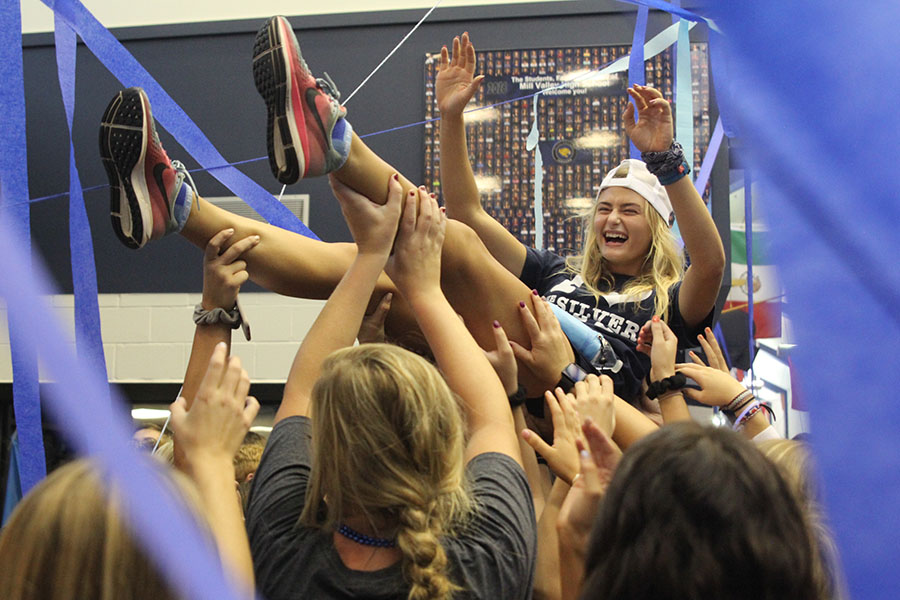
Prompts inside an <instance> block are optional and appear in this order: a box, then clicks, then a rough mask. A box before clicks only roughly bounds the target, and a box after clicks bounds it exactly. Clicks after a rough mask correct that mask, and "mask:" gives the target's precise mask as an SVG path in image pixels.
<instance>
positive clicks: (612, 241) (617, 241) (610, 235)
mask: <svg viewBox="0 0 900 600" xmlns="http://www.w3.org/2000/svg"><path fill="white" fill-rule="evenodd" d="M603 241H604V242H606V245H607V246H621V245H622V244H624V243H625V242H627V241H628V236H627V235H625V234H624V233H621V232H618V231H607V232H606V233H604V234H603Z"/></svg>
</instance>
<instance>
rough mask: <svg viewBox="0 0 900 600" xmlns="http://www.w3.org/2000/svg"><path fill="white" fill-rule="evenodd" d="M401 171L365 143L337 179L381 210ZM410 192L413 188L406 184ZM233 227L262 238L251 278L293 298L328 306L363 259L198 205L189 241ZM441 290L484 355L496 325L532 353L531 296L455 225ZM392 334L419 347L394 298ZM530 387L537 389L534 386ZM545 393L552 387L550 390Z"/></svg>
mask: <svg viewBox="0 0 900 600" xmlns="http://www.w3.org/2000/svg"><path fill="white" fill-rule="evenodd" d="M395 172H396V171H395V169H393V167H391V166H390V165H389V164H388V163H386V162H384V161H383V160H382V159H381V158H379V157H378V156H377V155H376V154H375V153H374V152H372V151H371V150H370V149H369V148H368V147H367V146H366V145H365V144H364V143H363V142H362V140H360V139H359V138H358V137H355V136H354V139H353V145H352V149H351V152H350V157H349V158H348V160H347V162H346V163H345V165H344V166H343V167H342V168H341V169H339V170H338V171H336V172H335V173H334V175H335V177H337V178H338V179H339V180H340V181H342V182H343V183H344V184H346V185H348V186H350V187H352V188H353V189H355V190H357V191H359V192H360V193H362V194H364V195H366V196H367V197H369V198H371V199H372V200H373V201H375V202H380V203H384V202H385V201H386V200H387V182H388V179H389V178H390V177H391V175H393V174H394V173H395ZM401 183H402V184H403V186H404V189H411V188H412V187H414V186H413V184H412V183H410V182H409V181H408V180H407V179H404V178H402V177H401ZM228 227H233V228H234V229H235V235H233V236H232V237H231V240H235V241H236V240H239V239H243V238H244V237H246V236H248V235H259V236H260V243H259V244H258V245H257V246H256V247H255V248H253V249H251V250H249V251H248V252H246V253H245V254H244V258H245V260H246V261H247V270H248V272H249V273H250V277H251V278H252V279H253V280H254V281H255V282H256V283H258V284H260V285H261V286H263V287H265V288H267V289H269V290H272V291H273V292H277V293H279V294H284V295H288V296H297V297H303V298H327V297H328V296H329V295H330V294H331V291H332V290H333V289H334V287H335V286H336V285H337V283H338V282H339V281H340V279H341V277H343V275H344V272H345V271H346V270H347V268H348V267H349V266H350V263H351V262H352V261H353V258H354V257H355V255H356V246H355V245H354V244H330V243H325V242H321V241H318V240H313V239H310V238H307V237H304V236H301V235H298V234H295V233H291V232H289V231H286V230H283V229H280V228H277V227H273V226H271V225H267V224H265V223H260V222H258V221H253V220H251V219H247V218H244V217H240V216H238V215H235V214H233V213H230V212H228V211H225V210H222V209H220V208H218V207H216V206H213V205H211V204H209V203H208V202H206V201H204V200H202V199H199V198H198V199H197V201H196V202H195V203H194V206H192V208H191V216H190V218H189V219H188V221H187V223H186V225H185V227H184V229H183V230H182V232H181V233H182V235H184V236H185V237H186V238H187V239H188V240H190V241H191V242H192V243H193V244H195V245H197V246H198V247H201V248H203V247H205V246H206V243H207V242H208V241H209V239H210V238H211V237H212V236H213V235H215V234H216V233H217V232H219V231H221V230H222V229H225V228H228ZM442 261H443V264H442V267H443V268H442V272H443V276H442V287H443V288H444V293H445V294H446V295H447V299H448V300H449V301H450V303H451V305H453V307H454V308H455V309H456V311H457V312H458V313H459V314H460V315H461V316H462V317H463V319H464V320H465V322H466V325H467V326H468V328H469V330H470V331H471V332H472V335H473V336H474V337H475V339H476V341H477V342H478V343H479V345H481V346H482V347H483V348H486V349H492V348H493V346H494V336H493V331H492V323H493V321H495V320H496V321H499V322H500V323H501V324H502V325H503V328H504V329H505V330H506V333H507V335H508V337H509V339H511V340H514V341H516V342H518V343H520V344H522V345H523V346H525V347H529V346H530V345H531V344H530V340H529V337H528V333H527V331H526V330H525V328H524V327H523V325H522V323H521V320H520V317H519V308H518V305H519V302H525V303H526V305H527V306H529V307H530V306H531V305H530V300H529V296H530V294H531V291H530V290H529V289H528V288H527V287H526V286H525V284H523V283H522V282H521V281H519V279H518V278H516V277H515V276H514V275H512V274H511V273H510V272H509V271H507V270H506V269H505V268H504V267H503V266H502V265H501V264H500V263H499V262H497V260H496V259H494V257H493V256H491V254H490V252H488V250H487V248H486V247H485V245H484V244H483V243H482V241H481V239H480V238H479V237H478V235H477V234H476V233H475V232H474V231H473V230H472V229H471V228H469V227H468V226H466V225H464V224H462V223H460V222H458V221H452V220H451V221H450V222H449V223H448V227H447V235H446V238H445V240H444V251H443V255H442ZM388 291H391V292H396V288H395V287H394V285H393V283H392V282H391V281H390V279H389V278H388V277H387V276H386V275H383V276H382V278H381V279H380V280H379V282H378V286H377V287H376V290H375V294H374V295H373V299H372V301H371V305H370V307H371V308H374V305H375V303H376V302H377V301H378V300H379V299H380V298H381V296H382V295H383V294H384V293H385V292H388ZM394 298H395V300H394V302H393V303H392V305H391V311H390V314H389V316H388V319H387V323H386V329H387V332H388V334H389V335H390V336H391V337H392V338H400V339H407V340H414V339H415V335H414V334H413V336H412V337H406V336H407V334H409V333H410V332H415V331H416V330H417V327H416V325H415V320H414V317H413V315H412V313H411V312H410V310H409V308H408V305H406V303H405V302H404V301H403V299H402V297H401V296H400V294H397V293H395V295H394ZM521 376H522V379H523V384H524V385H525V386H526V388H529V389H531V390H532V391H533V393H536V394H537V393H540V392H541V391H543V389H542V385H539V384H537V382H535V381H533V379H532V380H531V381H529V379H530V378H529V374H528V373H527V372H525V371H524V370H523V372H522V374H521ZM529 383H531V385H529ZM543 385H544V386H545V385H546V382H543Z"/></svg>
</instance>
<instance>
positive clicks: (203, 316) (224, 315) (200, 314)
mask: <svg viewBox="0 0 900 600" xmlns="http://www.w3.org/2000/svg"><path fill="white" fill-rule="evenodd" d="M194 323H196V324H197V325H214V324H216V323H224V324H225V325H228V326H229V327H231V328H232V329H237V328H238V327H240V328H241V330H242V331H243V332H244V337H245V338H247V341H248V342H249V341H250V323H249V321H247V319H245V318H244V313H243V311H242V310H241V305H240V303H239V302H238V301H237V300H235V302H234V308H232V309H231V310H225V309H224V308H214V309H212V310H205V309H204V308H203V305H202V304H198V305H197V306H195V307H194Z"/></svg>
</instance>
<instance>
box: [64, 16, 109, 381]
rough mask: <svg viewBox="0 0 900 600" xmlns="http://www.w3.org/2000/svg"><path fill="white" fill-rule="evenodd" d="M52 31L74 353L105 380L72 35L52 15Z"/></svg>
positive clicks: (73, 36)
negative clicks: (65, 176) (80, 158)
mask: <svg viewBox="0 0 900 600" xmlns="http://www.w3.org/2000/svg"><path fill="white" fill-rule="evenodd" d="M54 28H55V33H54V38H55V41H56V65H57V73H58V76H59V89H60V91H61V93H62V99H63V106H64V107H65V111H66V124H67V125H68V131H69V247H70V252H71V260H72V288H73V292H74V299H75V346H76V348H77V349H78V354H79V355H80V356H81V357H82V358H83V359H86V360H87V361H88V362H89V363H90V364H91V365H92V366H93V368H94V369H95V370H96V371H97V372H98V373H102V374H103V379H105V380H107V379H108V377H107V373H106V359H105V358H104V356H103V339H102V337H101V334H100V305H99V302H98V298H99V296H98V293H97V292H98V290H97V270H96V263H95V261H94V241H93V239H92V238H91V225H90V222H89V221H88V217H87V209H86V208H85V205H84V197H83V196H82V193H81V179H80V177H79V176H78V167H77V165H76V163H75V143H74V139H73V137H72V122H73V119H74V115H75V58H76V39H75V32H74V31H73V30H72V28H71V27H69V26H68V25H67V24H66V23H65V21H63V20H62V19H60V18H59V17H58V16H57V15H55V14H54ZM107 398H108V394H107Z"/></svg>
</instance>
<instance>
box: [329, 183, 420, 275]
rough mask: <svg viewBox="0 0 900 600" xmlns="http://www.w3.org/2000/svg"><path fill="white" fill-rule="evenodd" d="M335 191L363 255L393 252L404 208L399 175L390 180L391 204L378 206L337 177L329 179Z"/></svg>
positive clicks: (389, 194) (388, 197)
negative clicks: (401, 212)
mask: <svg viewBox="0 0 900 600" xmlns="http://www.w3.org/2000/svg"><path fill="white" fill-rule="evenodd" d="M328 179H329V183H331V191H332V192H333V193H334V196H335V198H337V200H338V202H339V203H340V205H341V212H342V213H344V219H345V220H346V221H347V227H349V228H350V233H351V234H353V239H354V240H355V241H356V247H357V249H358V252H359V253H360V254H383V255H384V256H385V258H386V257H387V255H388V254H389V253H390V251H391V245H392V244H393V243H394V236H395V235H396V234H397V223H398V221H399V219H400V210H401V207H402V206H403V203H402V201H401V198H402V196H403V188H402V187H401V186H400V181H399V178H398V175H397V174H396V173H395V174H394V175H392V176H391V178H390V179H389V180H388V196H387V202H385V203H384V204H383V205H381V204H376V203H375V202H372V201H371V200H370V199H368V198H366V197H365V196H363V195H362V194H360V193H359V192H357V191H355V190H353V189H351V188H349V187H347V186H346V185H344V184H343V183H341V182H340V181H338V179H337V178H336V177H334V176H333V175H329V177H328Z"/></svg>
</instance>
